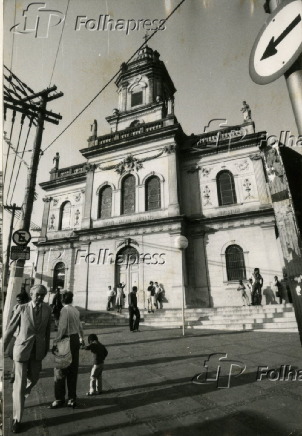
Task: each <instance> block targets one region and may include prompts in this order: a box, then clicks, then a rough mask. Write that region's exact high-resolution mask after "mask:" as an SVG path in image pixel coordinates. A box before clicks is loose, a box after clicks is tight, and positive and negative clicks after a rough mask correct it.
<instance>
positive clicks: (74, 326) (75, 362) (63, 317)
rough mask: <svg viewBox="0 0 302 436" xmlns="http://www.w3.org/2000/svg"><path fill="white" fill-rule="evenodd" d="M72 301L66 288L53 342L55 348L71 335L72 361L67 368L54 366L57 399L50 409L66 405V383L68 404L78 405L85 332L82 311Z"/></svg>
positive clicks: (70, 405)
mask: <svg viewBox="0 0 302 436" xmlns="http://www.w3.org/2000/svg"><path fill="white" fill-rule="evenodd" d="M72 301H73V293H72V292H70V291H66V290H64V291H62V303H63V308H62V310H61V314H60V319H59V325H58V333H57V336H56V338H55V339H54V342H53V343H54V345H53V350H54V349H55V347H56V343H57V341H60V340H61V339H63V338H65V337H68V336H69V338H70V351H71V356H72V362H71V364H70V365H69V366H68V367H67V368H64V369H60V368H54V391H55V401H53V403H52V404H51V405H50V406H49V408H50V409H57V408H59V407H62V406H64V404H65V392H66V383H67V391H68V402H67V406H69V407H73V408H75V407H76V398H77V395H76V391H77V378H78V369H79V350H80V343H82V344H84V333H83V328H82V324H81V321H80V313H79V311H78V309H76V308H75V307H73V306H72Z"/></svg>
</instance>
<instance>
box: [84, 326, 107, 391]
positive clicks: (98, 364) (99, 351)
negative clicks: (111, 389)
mask: <svg viewBox="0 0 302 436" xmlns="http://www.w3.org/2000/svg"><path fill="white" fill-rule="evenodd" d="M88 344H89V345H87V346H86V347H85V350H90V351H91V352H92V354H93V366H92V368H91V373H90V387H89V392H87V393H86V395H89V396H91V395H99V394H101V393H102V389H103V386H102V373H103V369H104V360H105V359H106V357H107V354H108V351H107V349H106V347H105V346H104V345H103V344H101V342H99V340H98V337H97V335H95V334H94V333H92V334H91V335H89V336H88Z"/></svg>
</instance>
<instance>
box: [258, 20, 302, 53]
mask: <svg viewBox="0 0 302 436" xmlns="http://www.w3.org/2000/svg"><path fill="white" fill-rule="evenodd" d="M300 21H301V15H300V14H299V15H297V16H296V18H295V19H294V20H293V21H292V22H291V23H290V25H289V26H287V28H286V29H285V30H284V31H283V32H282V33H281V35H280V36H279V38H277V39H276V41H275V37H274V36H273V37H272V39H271V40H270V42H269V43H268V46H267V47H266V49H265V51H264V53H263V55H262V58H261V59H260V60H261V61H262V60H263V59H267V58H269V57H270V56H274V55H275V54H276V53H277V50H276V47H277V45H279V44H280V42H281V41H283V39H284V38H286V37H287V35H288V34H289V33H290V32H291V31H292V30H293V29H294V28H295V27H296V26H297V24H299V23H300Z"/></svg>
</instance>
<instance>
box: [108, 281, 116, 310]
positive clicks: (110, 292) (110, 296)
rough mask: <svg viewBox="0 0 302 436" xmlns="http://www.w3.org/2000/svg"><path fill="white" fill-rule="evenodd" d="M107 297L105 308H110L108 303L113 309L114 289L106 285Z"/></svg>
mask: <svg viewBox="0 0 302 436" xmlns="http://www.w3.org/2000/svg"><path fill="white" fill-rule="evenodd" d="M107 297H108V300H107V310H110V305H111V307H112V309H113V307H114V297H115V291H114V289H112V287H111V286H108V291H107Z"/></svg>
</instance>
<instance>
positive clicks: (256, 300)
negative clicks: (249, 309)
mask: <svg viewBox="0 0 302 436" xmlns="http://www.w3.org/2000/svg"><path fill="white" fill-rule="evenodd" d="M252 275H253V278H254V281H253V296H252V298H253V306H261V301H262V294H261V289H262V286H263V278H262V275H261V274H260V270H259V268H254V272H253V274H252Z"/></svg>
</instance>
